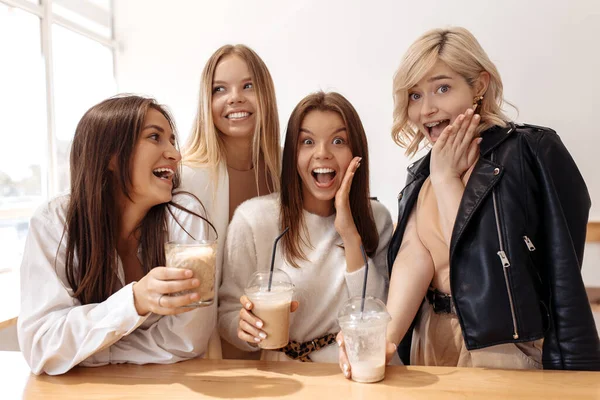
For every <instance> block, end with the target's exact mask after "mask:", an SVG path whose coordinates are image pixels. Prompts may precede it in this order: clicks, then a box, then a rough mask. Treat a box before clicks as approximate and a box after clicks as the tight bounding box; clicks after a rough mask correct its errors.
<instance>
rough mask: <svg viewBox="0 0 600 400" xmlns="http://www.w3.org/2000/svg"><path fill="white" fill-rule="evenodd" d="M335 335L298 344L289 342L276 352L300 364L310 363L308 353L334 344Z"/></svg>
mask: <svg viewBox="0 0 600 400" xmlns="http://www.w3.org/2000/svg"><path fill="white" fill-rule="evenodd" d="M336 336H337V333H328V334H327V335H325V336H321V337H319V338H316V339H313V340H311V341H308V342H304V343H300V342H295V341H293V340H290V342H289V343H288V344H287V345H286V346H284V347H282V348H280V349H277V350H276V351H281V352H283V353H285V355H286V356H288V357H289V358H291V359H294V360H299V361H302V362H312V360H311V359H310V357H308V356H309V355H310V353H312V352H313V351H317V350H320V349H322V348H323V347H325V346H329V345H330V344H331V343H334V342H335V338H336Z"/></svg>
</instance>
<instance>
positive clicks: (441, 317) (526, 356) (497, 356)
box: [410, 301, 543, 369]
mask: <svg viewBox="0 0 600 400" xmlns="http://www.w3.org/2000/svg"><path fill="white" fill-rule="evenodd" d="M542 343H543V339H540V340H536V341H533V342H524V343H505V344H499V345H496V346H490V347H486V348H484V349H479V350H467V348H466V347H465V342H464V340H463V336H462V330H461V328H460V324H459V322H458V317H457V316H456V315H453V314H436V313H435V312H433V308H432V307H431V305H430V304H429V303H428V302H427V301H424V302H423V304H422V305H421V313H420V315H419V318H418V320H417V324H416V326H415V331H414V333H413V338H412V345H411V352H410V363H411V364H412V365H427V366H430V365H431V366H451V367H479V368H501V369H541V368H542Z"/></svg>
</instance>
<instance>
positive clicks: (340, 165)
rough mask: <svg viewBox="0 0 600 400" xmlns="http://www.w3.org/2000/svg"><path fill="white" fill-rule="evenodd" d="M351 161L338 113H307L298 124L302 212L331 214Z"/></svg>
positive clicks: (298, 167)
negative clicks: (303, 210) (336, 195)
mask: <svg viewBox="0 0 600 400" xmlns="http://www.w3.org/2000/svg"><path fill="white" fill-rule="evenodd" d="M350 161H352V150H351V149H350V143H349V141H348V132H347V129H346V125H345V124H344V120H343V119H342V117H341V116H340V114H338V113H336V112H333V111H310V112H308V113H307V114H306V116H305V117H304V119H303V120H302V123H301V125H300V134H299V137H298V165H297V170H298V175H299V176H300V179H301V180H302V198H303V204H304V209H305V210H307V211H309V212H312V213H314V214H319V215H331V214H332V213H333V211H334V210H333V203H334V198H335V194H336V193H337V191H338V189H339V188H340V185H341V183H342V180H343V179H344V174H345V173H346V170H347V169H348V165H350Z"/></svg>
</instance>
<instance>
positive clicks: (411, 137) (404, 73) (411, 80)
mask: <svg viewBox="0 0 600 400" xmlns="http://www.w3.org/2000/svg"><path fill="white" fill-rule="evenodd" d="M438 60H439V61H443V62H445V63H446V64H447V65H448V66H449V67H450V68H452V70H454V71H455V72H456V73H458V74H459V75H461V76H462V77H463V78H464V79H465V80H466V82H467V84H468V85H469V86H471V87H473V85H474V84H475V83H476V82H477V79H478V78H479V76H480V74H481V73H482V72H487V73H488V74H489V76H490V82H489V85H488V87H487V90H486V92H485V93H484V94H483V96H484V97H483V100H482V103H481V105H480V107H479V111H478V112H479V114H480V115H481V123H480V124H479V127H478V128H477V133H481V132H483V131H485V130H486V129H488V128H491V127H492V126H495V125H499V126H503V127H504V126H506V124H507V121H509V118H508V117H507V116H506V115H505V114H504V113H503V112H502V105H503V103H507V104H510V103H508V102H506V101H505V100H504V98H503V96H502V80H501V78H500V73H499V72H498V70H497V69H496V66H495V65H494V63H493V62H492V61H491V60H490V59H489V57H488V55H487V54H486V52H485V51H484V50H483V48H482V47H481V45H480V44H479V42H478V41H477V39H475V36H473V34H472V33H471V32H469V31H468V30H467V29H465V28H461V27H451V28H447V29H433V30H431V31H428V32H426V33H425V34H423V35H422V36H421V37H419V38H418V39H417V40H416V41H415V42H414V43H413V44H412V45H411V46H410V47H409V49H408V51H407V52H406V54H405V55H404V58H403V59H402V63H401V64H400V67H399V68H398V70H397V71H396V73H395V74H394V85H393V96H394V123H393V125H392V139H394V142H396V144H397V145H398V146H400V147H402V148H404V149H406V154H407V155H408V156H409V157H411V156H413V155H414V154H415V153H416V152H417V151H419V149H420V148H421V143H422V142H423V140H424V139H425V135H423V133H422V132H421V131H420V130H419V129H418V128H417V127H416V126H414V124H412V123H411V122H410V121H409V119H408V103H409V90H410V89H411V88H412V87H413V86H415V85H416V84H417V83H418V82H419V81H420V80H421V79H423V77H424V76H425V75H426V74H427V72H429V70H430V69H431V68H432V67H433V66H434V65H435V63H436V62H437V61H438Z"/></svg>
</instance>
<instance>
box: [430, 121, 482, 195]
mask: <svg viewBox="0 0 600 400" xmlns="http://www.w3.org/2000/svg"><path fill="white" fill-rule="evenodd" d="M479 122H480V117H479V115H477V114H474V113H473V110H472V109H468V110H467V111H466V112H465V114H464V115H462V114H461V115H459V116H458V117H457V118H456V120H455V121H454V123H453V124H452V125H448V126H447V127H446V129H444V131H443V132H442V134H441V135H440V137H439V138H438V140H437V141H436V142H435V144H434V145H433V149H432V151H431V165H430V169H431V181H432V183H434V184H436V183H439V182H444V181H448V180H450V179H460V178H461V177H462V175H463V174H464V173H465V171H467V169H469V167H470V166H471V165H472V164H473V163H474V162H475V160H476V159H477V157H478V156H479V144H480V143H481V138H477V137H475V134H476V130H477V126H479Z"/></svg>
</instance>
